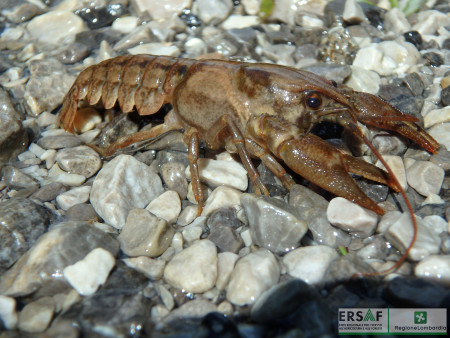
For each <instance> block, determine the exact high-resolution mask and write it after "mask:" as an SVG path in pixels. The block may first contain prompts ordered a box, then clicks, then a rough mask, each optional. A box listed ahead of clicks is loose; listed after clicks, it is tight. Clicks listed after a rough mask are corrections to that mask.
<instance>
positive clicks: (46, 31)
mask: <svg viewBox="0 0 450 338" xmlns="http://www.w3.org/2000/svg"><path fill="white" fill-rule="evenodd" d="M61 27H64V29H61ZM27 29H28V31H29V32H30V34H31V35H32V36H33V37H35V38H36V39H38V40H39V41H40V42H43V43H47V44H55V45H56V44H60V43H67V42H73V40H74V38H75V35H77V34H78V33H81V32H83V31H84V30H86V26H85V24H84V21H83V19H81V18H80V17H79V16H78V15H76V14H74V13H72V12H69V11H50V12H47V13H44V14H41V15H39V16H36V17H35V18H33V19H32V20H31V21H30V22H29V23H28V25H27Z"/></svg>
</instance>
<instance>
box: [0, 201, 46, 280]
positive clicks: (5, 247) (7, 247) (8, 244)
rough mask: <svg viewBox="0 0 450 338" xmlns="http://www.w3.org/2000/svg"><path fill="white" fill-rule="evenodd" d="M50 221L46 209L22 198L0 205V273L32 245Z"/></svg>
mask: <svg viewBox="0 0 450 338" xmlns="http://www.w3.org/2000/svg"><path fill="white" fill-rule="evenodd" d="M51 219H52V216H51V213H50V211H49V210H48V209H46V208H44V207H42V206H40V205H38V204H36V203H34V202H32V201H30V200H27V199H24V198H13V199H10V200H8V201H4V202H2V203H0V271H2V270H4V269H6V268H9V267H10V266H11V265H12V264H13V263H14V262H16V261H17V260H18V259H19V258H20V257H21V256H22V255H23V254H24V253H25V252H26V251H27V250H28V249H29V248H30V247H31V246H32V245H33V244H34V242H35V241H36V240H37V239H38V238H39V237H40V236H41V235H42V234H43V233H44V232H45V231H46V230H47V227H48V225H49V224H50V221H51ZM19 238H20V240H18V239H19Z"/></svg>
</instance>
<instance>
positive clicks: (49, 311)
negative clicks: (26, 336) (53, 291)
mask: <svg viewBox="0 0 450 338" xmlns="http://www.w3.org/2000/svg"><path fill="white" fill-rule="evenodd" d="M54 313H55V302H54V300H53V298H52V297H43V298H40V299H38V300H36V301H34V302H31V303H28V304H27V305H25V307H24V308H23V309H22V311H21V312H20V313H19V322H18V325H17V327H18V329H19V330H21V331H25V332H28V333H40V332H43V331H44V330H45V329H46V328H47V327H48V326H49V324H50V322H51V320H52V318H53V314H54Z"/></svg>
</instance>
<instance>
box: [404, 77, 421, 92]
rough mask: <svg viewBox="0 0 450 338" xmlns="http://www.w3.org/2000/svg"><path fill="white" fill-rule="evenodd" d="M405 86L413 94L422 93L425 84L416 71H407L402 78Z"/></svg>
mask: <svg viewBox="0 0 450 338" xmlns="http://www.w3.org/2000/svg"><path fill="white" fill-rule="evenodd" d="M403 81H404V82H405V84H406V86H407V87H408V88H409V90H410V91H411V93H412V94H413V95H414V96H417V95H422V93H423V90H424V89H425V85H424V83H423V81H422V79H421V78H420V76H419V74H417V73H409V74H407V75H406V76H405V78H404V79H403Z"/></svg>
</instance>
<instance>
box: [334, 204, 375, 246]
mask: <svg viewBox="0 0 450 338" xmlns="http://www.w3.org/2000/svg"><path fill="white" fill-rule="evenodd" d="M327 217H328V221H329V222H330V223H331V224H333V225H334V226H336V227H338V228H340V229H342V230H345V231H348V232H350V233H353V234H356V235H358V236H360V237H362V238H365V237H368V236H370V235H372V234H373V233H374V232H375V229H376V226H377V221H378V217H377V215H376V214H375V213H374V212H373V211H370V210H367V209H365V208H363V207H360V206H359V205H358V204H355V203H352V202H350V201H348V200H346V199H345V198H342V197H336V198H333V199H332V200H331V201H330V204H329V205H328V209H327Z"/></svg>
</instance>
